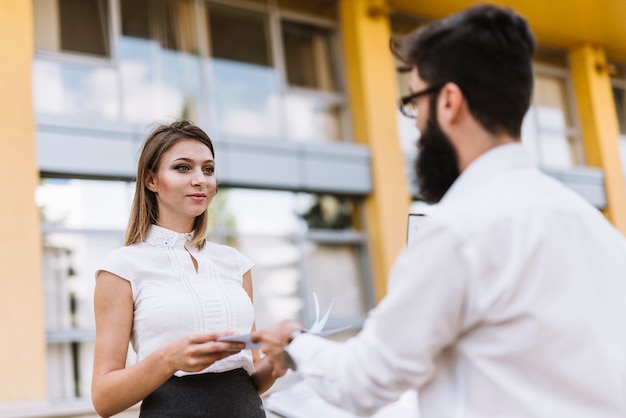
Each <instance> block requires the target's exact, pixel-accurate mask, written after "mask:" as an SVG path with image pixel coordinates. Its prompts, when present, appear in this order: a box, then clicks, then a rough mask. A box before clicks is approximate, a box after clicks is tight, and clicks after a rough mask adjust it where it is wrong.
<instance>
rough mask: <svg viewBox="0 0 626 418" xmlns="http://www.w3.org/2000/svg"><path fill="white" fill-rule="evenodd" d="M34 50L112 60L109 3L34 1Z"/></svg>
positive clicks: (88, 0)
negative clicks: (78, 54)
mask: <svg viewBox="0 0 626 418" xmlns="http://www.w3.org/2000/svg"><path fill="white" fill-rule="evenodd" d="M33 11H34V21H35V48H37V49H43V50H47V51H66V52H78V53H82V54H90V55H97V56H109V55H110V47H109V11H108V1H107V0H34V2H33Z"/></svg>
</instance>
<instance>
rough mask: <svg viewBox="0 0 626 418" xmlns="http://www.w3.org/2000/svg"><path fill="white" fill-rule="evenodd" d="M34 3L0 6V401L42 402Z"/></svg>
mask: <svg viewBox="0 0 626 418" xmlns="http://www.w3.org/2000/svg"><path fill="white" fill-rule="evenodd" d="M32 54H33V25H32V1H30V0H2V1H0V91H1V92H2V93H1V94H0V126H1V128H0V190H1V191H2V198H1V199H0V201H1V202H2V204H1V205H0V321H1V322H0V370H1V372H0V375H1V376H2V379H1V380H0V402H10V401H20V400H30V399H45V397H46V371H45V370H46V361H45V359H46V346H45V329H44V322H43V321H44V318H43V293H42V282H41V244H40V241H41V238H40V227H39V214H38V210H37V206H36V204H35V188H36V186H37V181H38V170H37V163H36V157H35V125H34V116H33V104H32V95H31V65H32Z"/></svg>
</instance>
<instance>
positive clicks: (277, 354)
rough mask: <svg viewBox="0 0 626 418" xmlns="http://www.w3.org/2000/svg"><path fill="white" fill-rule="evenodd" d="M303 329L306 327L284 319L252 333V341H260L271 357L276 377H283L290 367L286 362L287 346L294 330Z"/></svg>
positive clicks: (264, 351) (263, 350)
mask: <svg viewBox="0 0 626 418" xmlns="http://www.w3.org/2000/svg"><path fill="white" fill-rule="evenodd" d="M302 329H304V328H303V327H302V325H300V324H299V323H297V322H295V321H283V322H281V323H280V324H278V325H274V326H272V327H268V328H265V329H262V330H258V331H255V332H253V333H252V342H260V343H261V351H262V352H263V353H264V354H265V355H266V356H267V357H269V361H270V363H271V364H272V366H273V373H272V374H273V376H274V377H281V376H283V375H284V374H285V373H287V370H288V369H289V367H288V366H287V363H286V362H285V346H286V345H287V344H288V343H289V339H290V338H291V335H292V334H293V332H294V331H297V330H302Z"/></svg>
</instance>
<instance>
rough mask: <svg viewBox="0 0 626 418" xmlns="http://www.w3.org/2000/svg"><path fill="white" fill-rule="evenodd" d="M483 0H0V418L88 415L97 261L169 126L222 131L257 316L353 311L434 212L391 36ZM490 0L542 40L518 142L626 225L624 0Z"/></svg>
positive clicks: (216, 234) (117, 231) (224, 167)
mask: <svg viewBox="0 0 626 418" xmlns="http://www.w3.org/2000/svg"><path fill="white" fill-rule="evenodd" d="M473 3H474V2H473V1H468V0H440V1H438V2H426V1H418V0H301V1H298V0H228V1H226V0H2V2H0V86H2V94H1V95H0V126H1V127H2V128H1V129H0V145H1V151H0V185H1V190H2V191H3V197H2V202H3V203H2V206H0V215H1V216H0V337H1V338H2V344H0V370H1V372H0V376H2V379H0V417H72V416H74V417H75V416H90V414H93V410H92V408H91V403H90V400H89V396H90V383H91V365H92V361H93V355H92V350H93V340H94V317H93V287H94V274H95V271H96V269H97V268H98V266H99V263H100V262H101V261H102V259H103V258H104V256H105V255H106V254H107V253H108V252H109V251H111V250H112V249H114V248H117V247H119V246H121V245H123V239H124V233H125V228H126V224H127V221H128V215H129V209H130V204H131V201H132V197H133V192H134V183H133V178H134V175H135V165H136V161H137V157H138V153H139V149H140V146H141V143H142V141H143V139H144V138H145V136H146V135H147V133H148V132H149V131H150V130H151V128H153V127H154V126H155V124H156V123H160V122H169V121H171V120H174V119H181V118H185V119H190V120H192V121H193V122H195V123H196V124H198V125H200V126H201V127H202V128H203V129H205V130H206V131H207V133H208V134H209V136H210V137H211V138H212V140H213V142H214V145H215V150H216V152H215V154H216V155H215V157H216V163H217V176H218V179H219V181H220V192H219V194H218V195H217V196H216V198H215V199H214V200H213V203H212V205H211V206H210V208H209V212H210V230H209V237H208V238H209V239H210V240H212V241H215V242H220V243H226V244H228V245H231V246H234V247H236V248H238V249H239V250H240V251H242V252H243V253H244V254H246V255H247V256H248V257H250V258H251V259H252V260H254V261H255V263H256V266H255V267H254V269H253V279H254V294H255V308H256V312H257V327H264V326H268V325H271V324H273V323H275V322H278V321H281V320H284V319H297V320H300V321H302V322H303V323H304V324H305V325H306V324H310V323H311V322H312V321H313V319H314V315H315V310H314V304H313V297H312V294H313V292H315V293H316V294H317V296H318V298H319V301H320V305H321V308H322V310H325V308H327V307H328V306H329V305H330V303H331V302H332V301H334V308H333V311H332V315H331V318H330V321H329V324H328V326H329V327H336V326H352V327H353V328H354V329H358V328H359V327H360V326H361V324H362V323H363V320H364V319H365V317H366V316H367V312H368V310H369V309H371V308H372V307H373V306H374V305H375V304H376V302H377V301H378V300H380V298H381V297H382V296H384V293H385V286H386V277H387V274H388V273H389V271H390V269H391V266H392V264H393V260H394V259H395V257H396V256H397V254H398V253H399V251H400V250H401V249H402V247H403V246H404V245H405V242H406V234H407V216H408V214H409V213H418V212H421V213H428V211H429V210H430V209H431V208H429V207H428V206H427V205H425V204H423V203H421V202H420V201H419V200H417V199H416V195H417V190H416V188H415V186H414V184H413V179H412V174H411V172H412V164H413V160H414V158H415V154H416V149H415V141H416V139H417V138H418V136H419V133H418V132H417V130H416V128H415V126H414V121H412V120H410V119H406V118H404V117H403V116H402V115H401V114H400V112H399V111H398V109H397V106H396V102H397V99H398V97H399V96H400V95H404V94H407V93H408V77H407V75H402V74H398V73H396V71H395V67H396V65H397V63H396V62H394V59H393V57H392V55H391V54H390V52H389V38H390V36H391V35H402V34H406V33H409V32H410V31H412V30H414V29H415V28H417V27H419V26H421V25H423V24H425V23H427V22H429V21H431V20H433V19H437V18H441V17H443V16H446V15H448V14H450V13H453V12H455V11H458V10H460V9H462V8H464V7H467V6H469V5H471V4H473ZM496 3H499V4H506V5H509V6H511V7H513V8H515V9H516V10H517V11H519V12H520V13H521V14H523V15H524V16H526V17H527V19H528V20H529V23H530V25H531V27H532V28H533V31H534V32H535V35H536V36H537V41H538V44H539V50H538V53H537V54H536V56H535V61H534V71H535V80H536V83H535V92H534V97H533V102H532V106H531V109H530V110H529V112H528V114H527V116H526V119H525V121H524V126H523V141H524V143H525V144H526V145H527V146H528V148H529V150H530V151H531V153H532V155H533V156H534V158H535V160H536V161H537V163H538V164H539V165H540V167H541V168H542V169H543V170H544V171H545V172H547V173H548V174H550V175H552V176H554V177H555V178H557V179H558V180H560V181H562V182H564V183H565V184H566V185H568V186H569V187H571V188H572V189H574V190H575V191H577V192H578V193H580V194H581V195H582V196H583V197H584V198H586V199H587V200H588V201H590V202H591V203H592V204H593V205H594V206H596V207H597V208H598V210H601V211H602V212H603V213H604V214H605V215H606V216H607V218H608V219H609V220H610V221H611V222H613V224H614V225H615V226H616V227H617V228H619V229H620V230H621V231H622V232H625V233H626V186H625V184H624V175H625V172H626V42H624V39H626V25H623V21H624V17H625V16H626V3H624V2H616V1H610V0H578V1H577V2H574V3H572V2H569V1H567V0H541V1H539V0H537V1H529V0H510V1H506V2H496ZM426 320H427V319H426ZM347 336H349V334H348V335H344V337H347ZM130 361H133V355H132V352H131V353H130V354H129V362H130ZM136 414H137V412H136V411H135V412H134V413H132V412H131V413H130V415H129V416H136Z"/></svg>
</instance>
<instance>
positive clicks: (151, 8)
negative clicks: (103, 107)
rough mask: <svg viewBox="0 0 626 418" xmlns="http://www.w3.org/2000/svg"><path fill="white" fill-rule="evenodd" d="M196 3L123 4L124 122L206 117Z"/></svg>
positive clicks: (151, 0)
mask: <svg viewBox="0 0 626 418" xmlns="http://www.w3.org/2000/svg"><path fill="white" fill-rule="evenodd" d="M194 5H195V3H194V1H193V0H167V1H166V0H135V1H122V2H120V6H121V26H122V36H121V38H120V39H119V55H120V67H119V71H120V75H121V84H122V91H123V108H122V110H123V118H124V119H125V120H127V121H129V122H139V123H151V122H153V121H154V120H155V119H158V118H167V119H181V118H182V119H193V120H197V119H198V117H199V115H200V114H201V110H200V107H201V103H200V97H201V96H202V82H201V61H200V58H199V56H198V54H199V46H198V35H197V27H196V24H195V23H196V19H195V14H194V11H195V7H194Z"/></svg>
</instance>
